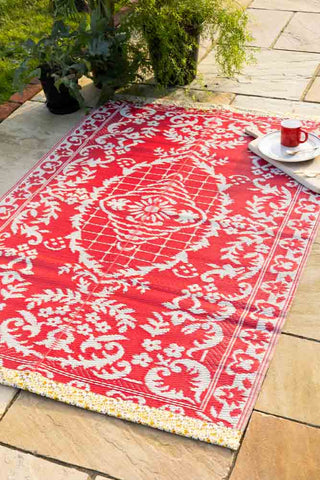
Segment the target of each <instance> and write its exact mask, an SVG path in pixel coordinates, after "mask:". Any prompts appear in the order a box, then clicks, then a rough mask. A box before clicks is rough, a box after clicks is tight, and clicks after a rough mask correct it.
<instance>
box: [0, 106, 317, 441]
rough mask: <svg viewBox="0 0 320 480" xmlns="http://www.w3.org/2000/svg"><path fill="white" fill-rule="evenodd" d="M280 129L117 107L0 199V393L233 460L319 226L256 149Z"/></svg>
mask: <svg viewBox="0 0 320 480" xmlns="http://www.w3.org/2000/svg"><path fill="white" fill-rule="evenodd" d="M279 122H280V119H278V118H271V117H268V116H262V115H261V116H257V115H254V114H252V113H241V112H234V111H231V110H230V111H229V110H227V109H226V110H225V109H217V110H215V109H212V110H197V109H192V108H191V109H184V108H182V107H177V106H164V105H156V104H146V105H138V104H132V103H130V102H119V101H115V102H110V103H108V104H107V105H105V106H104V107H101V108H99V109H98V110H96V111H94V112H93V113H92V114H90V115H89V116H87V117H86V118H85V119H84V121H83V122H82V124H81V125H80V126H77V127H76V128H75V129H74V130H73V131H72V132H70V133H69V134H67V135H66V137H65V138H63V139H62V140H61V141H60V142H59V144H58V145H57V146H55V147H54V148H53V149H52V150H51V151H50V152H49V153H48V154H47V155H46V156H45V157H44V158H43V159H42V160H41V161H40V162H39V163H38V164H37V165H36V166H35V167H34V168H33V169H32V170H31V171H30V172H29V173H28V174H27V175H25V176H24V177H23V178H22V180H21V181H20V182H19V183H18V184H17V185H16V186H15V187H13V188H12V189H11V190H10V191H9V192H8V193H7V194H6V195H4V196H3V197H2V198H1V200H0V362H1V364H2V366H1V368H0V381H1V382H2V383H4V384H7V385H13V386H18V387H19V388H23V389H27V390H30V391H32V392H35V393H38V394H40V395H45V396H48V397H50V398H54V399H57V400H60V401H64V402H67V403H70V404H74V405H78V406H80V407H83V408H87V409H90V410H94V411H98V412H101V413H106V414H109V415H113V416H118V417H121V418H123V419H127V420H130V421H134V422H138V423H142V424H145V425H149V426H151V427H155V428H159V429H163V430H166V431H169V432H173V433H177V434H181V435H185V436H189V437H193V438H195V439H199V440H203V441H207V442H211V443H215V444H219V445H223V446H227V447H229V448H232V449H237V448H238V446H239V442H240V439H241V435H242V432H243V431H244V428H245V426H246V423H247V421H248V418H249V416H250V413H251V411H252V408H253V405H254V402H255V400H256V398H257V395H258V392H259V388H260V386H261V383H262V380H263V377H264V375H265V372H266V369H267V367H268V364H269V361H270V356H271V353H272V351H273V348H274V345H275V343H276V341H277V338H278V337H279V333H280V329H281V326H282V325H283V323H284V320H285V316H286V313H287V311H288V309H289V306H290V303H291V301H292V298H293V295H294V292H295V289H296V287H297V284H298V280H299V277H300V275H301V271H302V268H303V266H304V264H305V262H306V259H307V255H308V253H309V250H310V247H311V244H312V240H313V239H314V237H315V234H316V231H317V227H318V223H319V216H320V215H319V213H320V208H319V204H320V196H318V195H316V194H313V193H311V192H310V191H308V190H307V189H306V188H303V187H301V186H299V185H298V184H297V183H296V182H294V181H293V180H292V179H290V178H289V177H287V176H286V175H285V174H283V173H281V172H280V171H279V170H277V169H276V168H274V167H272V166H271V165H269V164H267V163H266V162H265V161H263V160H261V159H260V158H259V157H257V156H255V155H254V154H252V153H250V152H249V151H248V148H247V145H248V143H249V141H250V140H251V139H250V138H249V137H247V136H246V135H244V133H243V132H244V128H245V127H246V126H248V125H249V124H252V123H255V124H257V125H258V126H259V128H260V129H261V130H262V131H264V132H268V131H271V130H273V129H275V128H277V127H278V126H279ZM304 127H305V128H306V129H308V130H309V131H318V133H319V125H317V124H315V123H313V122H312V121H306V122H304Z"/></svg>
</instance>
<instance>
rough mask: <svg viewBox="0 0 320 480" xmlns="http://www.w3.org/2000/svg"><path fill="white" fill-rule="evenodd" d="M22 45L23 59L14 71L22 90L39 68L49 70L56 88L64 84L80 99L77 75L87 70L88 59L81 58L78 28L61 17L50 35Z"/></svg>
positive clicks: (38, 72)
mask: <svg viewBox="0 0 320 480" xmlns="http://www.w3.org/2000/svg"><path fill="white" fill-rule="evenodd" d="M22 48H23V50H24V60H23V62H22V63H21V65H20V67H19V68H17V70H16V72H15V82H14V85H15V86H16V87H17V88H19V89H20V90H21V89H22V88H23V86H24V85H25V84H26V83H28V81H30V79H31V78H33V77H35V76H40V73H41V72H40V70H39V69H42V70H43V71H44V70H45V71H49V72H50V73H51V76H52V77H53V78H54V80H55V85H56V87H57V88H59V87H60V85H61V84H64V85H65V86H66V87H67V88H68V89H69V90H70V93H71V94H72V95H73V96H74V97H75V98H76V99H77V100H78V101H79V102H80V103H81V102H82V97H81V94H80V92H79V87H78V85H77V79H79V78H80V77H82V75H84V74H86V73H87V71H88V65H87V63H86V60H85V59H83V58H82V44H81V38H80V37H79V35H78V30H72V29H71V28H70V27H69V26H67V25H65V24H64V22H62V21H61V20H59V21H55V22H54V24H53V27H52V30H51V33H50V34H49V35H46V36H44V37H43V38H42V39H40V40H39V41H38V42H35V41H34V40H32V39H29V40H27V41H26V42H25V43H24V44H23V45H22Z"/></svg>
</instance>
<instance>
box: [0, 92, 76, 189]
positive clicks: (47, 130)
mask: <svg viewBox="0 0 320 480" xmlns="http://www.w3.org/2000/svg"><path fill="white" fill-rule="evenodd" d="M84 116H85V111H84V110H80V111H78V112H75V113H72V114H70V115H59V116H57V115H53V114H52V113H50V112H49V111H48V109H47V108H46V106H45V105H44V104H43V103H40V102H32V101H28V102H26V103H24V104H23V105H22V106H21V107H20V108H18V110H16V111H15V112H14V113H13V114H12V115H10V117H8V118H7V119H6V120H4V121H3V122H2V123H1V125H0V145H1V150H0V195H2V194H3V193H5V192H6V191H7V190H8V189H9V188H10V187H11V186H12V185H14V184H15V183H16V182H17V181H18V180H20V178H21V177H22V176H23V174H24V173H25V172H27V171H28V170H29V169H30V168H31V167H32V166H33V165H34V164H35V163H36V162H37V161H38V160H39V159H40V158H41V157H42V155H44V154H45V153H47V152H48V150H49V149H50V148H51V147H53V146H54V145H55V144H56V143H57V142H58V141H59V140H60V138H61V137H62V136H63V135H65V133H66V132H67V131H68V130H70V129H71V128H73V127H74V126H75V125H76V124H77V123H78V122H79V121H80V120H81V119H82V118H84Z"/></svg>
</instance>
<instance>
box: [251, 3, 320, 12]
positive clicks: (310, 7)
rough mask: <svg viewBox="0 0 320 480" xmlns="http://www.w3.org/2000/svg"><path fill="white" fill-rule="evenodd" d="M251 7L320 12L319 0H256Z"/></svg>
mask: <svg viewBox="0 0 320 480" xmlns="http://www.w3.org/2000/svg"><path fill="white" fill-rule="evenodd" d="M250 7H252V8H267V9H270V10H292V11H294V12H320V2H319V0H254V1H253V3H251V5H250Z"/></svg>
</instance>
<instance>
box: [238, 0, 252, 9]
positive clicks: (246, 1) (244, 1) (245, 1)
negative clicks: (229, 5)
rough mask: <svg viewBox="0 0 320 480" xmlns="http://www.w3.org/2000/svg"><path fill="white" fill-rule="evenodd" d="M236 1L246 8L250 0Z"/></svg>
mask: <svg viewBox="0 0 320 480" xmlns="http://www.w3.org/2000/svg"><path fill="white" fill-rule="evenodd" d="M238 3H239V4H240V5H241V6H242V7H243V8H247V7H248V6H249V5H250V3H252V0H238Z"/></svg>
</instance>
